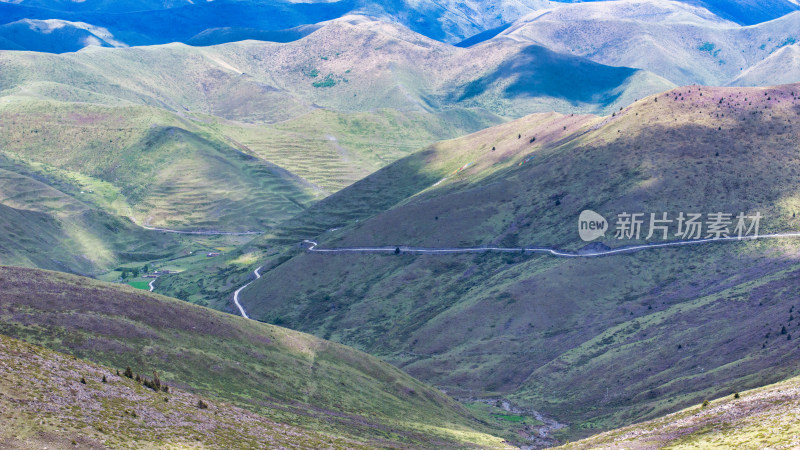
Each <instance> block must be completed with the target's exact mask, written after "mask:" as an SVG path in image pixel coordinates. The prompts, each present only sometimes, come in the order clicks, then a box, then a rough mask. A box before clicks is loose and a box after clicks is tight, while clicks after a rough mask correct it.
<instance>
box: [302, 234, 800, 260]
mask: <svg viewBox="0 0 800 450" xmlns="http://www.w3.org/2000/svg"><path fill="white" fill-rule="evenodd" d="M798 237H800V233H777V234H764V235H760V236H742V237H741V238H740V237H738V236H729V237H720V238H708V239H692V240H686V241H671V242H662V243H653V244H642V245H629V246H624V247H618V248H611V249H608V250H594V249H586V250H582V251H581V250H579V251H577V252H573V251H568V250H560V249H556V248H551V247H535V246H534V247H439V248H436V247H434V248H430V247H409V246H405V245H400V246H387V247H337V248H317V246H318V245H319V243H317V242H315V241H312V240H308V239H306V240H304V241H303V242H304V243H306V244H310V246H309V247H308V251H309V252H314V253H395V252H396V251H397V249H398V248H399V249H400V251H401V252H402V253H417V254H428V255H441V254H452V253H482V252H488V251H492V252H508V253H511V252H526V253H545V254H549V255H552V256H557V257H561V258H591V257H598V256H611V255H617V254H622V253H635V252H639V251H642V250H649V249H654V248H664V247H683V246H687V245H695V244H709V243H713V242H729V241H748V240H749V241H753V240H757V239H780V238H798Z"/></svg>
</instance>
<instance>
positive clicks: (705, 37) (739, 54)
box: [494, 1, 800, 86]
mask: <svg viewBox="0 0 800 450" xmlns="http://www.w3.org/2000/svg"><path fill="white" fill-rule="evenodd" d="M798 29H800V12H797V11H796V12H793V13H791V14H787V15H785V16H782V17H780V18H778V19H775V20H772V21H769V22H764V23H760V24H758V25H753V26H740V25H738V24H735V23H732V22H728V21H725V20H722V19H720V18H719V17H717V16H715V15H713V14H710V13H709V12H708V11H706V10H703V9H699V8H692V7H689V6H687V5H685V4H683V3H680V2H674V1H669V2H649V1H614V2H593V3H580V4H571V5H565V6H562V7H559V8H555V9H552V10H546V11H539V12H535V13H532V14H530V15H528V16H526V17H524V18H522V19H520V20H519V21H517V22H515V23H514V24H513V26H511V27H510V28H508V29H507V30H505V31H503V32H502V33H500V34H499V35H498V36H497V37H495V38H494V39H513V40H515V41H522V42H532V43H536V44H538V45H543V46H545V47H548V48H550V49H551V50H554V51H556V52H560V53H568V54H572V55H576V56H583V57H586V58H589V59H591V60H592V61H595V62H598V63H601V64H606V65H613V66H625V67H635V68H639V69H644V70H647V71H649V72H652V73H654V74H657V75H659V76H662V77H664V78H666V79H668V80H670V81H671V82H673V83H675V84H678V85H689V84H704V85H717V86H719V85H727V84H730V83H731V82H733V80H734V79H735V78H736V77H738V76H740V75H741V74H742V73H743V72H744V71H746V70H747V69H748V68H750V67H752V66H755V65H757V64H759V63H761V62H762V61H764V60H765V59H767V58H769V57H770V55H772V54H773V53H774V52H776V51H778V50H779V49H780V48H782V47H784V46H787V45H791V44H794V43H795V42H797V40H798V39H800V35H799V34H798V32H797V30H798ZM764 81H766V83H765V84H767V85H771V84H780V83H781V81H782V80H781V79H780V78H779V77H778V75H774V76H773V77H772V79H766V80H764ZM791 81H792V82H796V81H797V79H793V80H791Z"/></svg>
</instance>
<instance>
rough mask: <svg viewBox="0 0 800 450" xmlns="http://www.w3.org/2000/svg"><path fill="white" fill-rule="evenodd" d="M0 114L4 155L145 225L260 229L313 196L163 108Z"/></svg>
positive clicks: (18, 107)
mask: <svg viewBox="0 0 800 450" xmlns="http://www.w3.org/2000/svg"><path fill="white" fill-rule="evenodd" d="M0 116H2V117H3V123H2V130H3V133H2V136H0V146H2V149H3V152H4V154H6V155H8V156H9V157H11V158H13V159H19V160H21V161H23V162H26V163H28V164H31V165H34V166H37V167H40V168H42V170H45V171H49V172H52V173H53V174H54V176H62V177H66V178H68V179H71V182H72V184H73V186H74V187H75V188H76V190H79V191H82V195H83V198H85V199H87V200H90V201H94V202H95V203H96V204H97V206H98V207H101V208H104V209H105V210H106V211H107V212H109V213H112V214H115V215H118V216H131V217H134V218H135V219H136V220H137V222H139V223H140V224H148V225H153V226H167V227H173V228H191V229H200V230H219V229H222V230H225V231H250V230H262V229H264V228H266V227H267V226H269V225H271V224H274V223H277V222H279V221H280V220H282V219H285V218H287V217H290V216H291V215H293V214H296V213H297V212H299V211H301V210H302V209H303V207H304V206H305V205H306V204H307V203H309V202H310V201H312V200H313V199H314V198H315V196H316V195H315V192H314V188H313V186H311V185H310V184H309V183H307V182H305V181H304V180H302V179H300V178H298V177H296V176H294V175H292V174H291V173H289V172H288V171H286V170H284V169H281V168H280V167H277V166H276V165H274V164H270V163H269V162H266V161H264V160H262V159H259V158H257V157H256V156H255V155H252V154H248V153H246V152H245V151H243V150H242V149H239V148H236V147H235V146H234V145H232V144H231V143H229V142H226V141H224V140H223V138H220V137H219V136H218V135H215V134H214V133H212V132H210V131H208V130H206V129H203V128H202V127H201V126H198V125H196V124H195V123H192V122H191V121H189V120H185V119H182V118H180V117H178V116H175V115H172V114H169V113H167V112H165V111H163V110H159V109H155V108H148V107H137V106H125V107H122V106H118V107H105V106H99V105H86V104H82V105H75V104H70V103H63V102H43V101H28V100H25V99H24V98H19V97H15V98H12V99H11V100H10V101H7V102H4V103H2V104H0ZM200 125H202V124H200ZM28 203H30V204H32V205H33V206H32V207H36V206H37V203H38V202H37V199H36V198H33V197H31V198H29V199H28Z"/></svg>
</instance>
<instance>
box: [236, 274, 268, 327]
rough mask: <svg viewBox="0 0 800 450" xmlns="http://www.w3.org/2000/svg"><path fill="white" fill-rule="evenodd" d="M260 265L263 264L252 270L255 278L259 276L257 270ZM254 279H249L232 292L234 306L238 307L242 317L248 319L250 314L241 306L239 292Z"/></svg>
mask: <svg viewBox="0 0 800 450" xmlns="http://www.w3.org/2000/svg"><path fill="white" fill-rule="evenodd" d="M262 267H264V266H260V267H259V268H258V269H256V270H254V271H253V273H254V274H255V275H256V280H257V279H259V278H261V274H259V273H258V271H259V270H261V268H262ZM256 280H250V281H249V282H248V283H247V284H245V285H244V286H242V287H240V288H239V289H237V290H236V292H234V293H233V303H235V304H236V307H237V308H239V312H240V313H241V314H242V317H244V318H245V319H249V318H250V316H248V315H247V312H245V310H244V306H242V304H241V303H239V293H240V292H242V290H243V289H244V288H246V287H247V286H250V284H251V283H252V282H253V281H256Z"/></svg>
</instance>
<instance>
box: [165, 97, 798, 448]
mask: <svg viewBox="0 0 800 450" xmlns="http://www.w3.org/2000/svg"><path fill="white" fill-rule="evenodd" d="M798 93H800V86H798V85H787V86H782V87H777V88H708V87H698V86H690V87H685V88H680V89H677V90H673V91H669V92H666V93H663V94H659V95H658V96H650V97H647V98H645V99H642V100H640V101H638V102H636V103H634V104H633V105H632V106H630V107H628V108H624V109H623V110H621V111H617V112H616V113H615V114H613V115H612V116H606V117H596V116H578V115H575V116H571V115H559V114H544V115H533V116H529V117H526V118H523V119H520V120H518V121H514V122H509V123H506V124H503V125H500V126H498V127H494V128H490V129H487V130H484V131H481V132H478V133H475V134H473V135H470V136H467V137H464V138H460V139H456V140H451V141H447V142H443V143H440V144H437V145H435V146H432V147H430V148H428V149H426V150H423V151H421V152H419V153H416V154H414V155H412V156H409V157H407V158H405V159H402V160H400V161H398V162H397V163H394V164H392V165H390V166H388V167H387V168H385V169H383V170H381V171H378V172H376V173H375V174H373V175H371V176H370V177H367V178H366V179H364V180H362V181H360V182H358V183H356V184H354V185H353V186H351V187H349V188H346V189H344V190H342V191H341V192H339V193H337V194H336V195H334V196H331V197H329V198H327V199H325V200H323V201H321V202H319V203H317V204H316V205H315V206H314V207H312V208H310V209H309V210H307V211H306V212H304V213H302V214H301V215H300V216H298V217H297V218H295V219H293V220H292V221H290V222H289V223H288V224H289V225H291V228H288V229H287V231H286V234H284V235H283V237H282V239H283V241H270V239H271V237H270V236H265V237H263V238H260V239H259V240H257V241H256V242H253V243H251V244H250V245H248V246H247V247H246V248H245V249H244V250H243V251H245V250H247V251H250V252H255V254H256V255H258V254H259V253H258V252H262V253H261V254H263V255H265V256H263V257H262V259H261V261H259V262H257V263H253V266H255V265H260V264H264V268H263V269H262V276H261V278H260V279H259V280H257V281H256V282H254V283H253V284H252V285H251V286H250V287H249V288H248V289H246V290H245V291H243V292H242V294H241V297H242V298H241V300H242V303H243V305H244V307H245V308H246V309H247V311H248V314H250V316H252V317H254V318H258V319H260V320H265V321H267V322H271V323H279V324H281V325H283V326H288V327H290V328H293V329H299V330H303V331H306V332H311V333H313V334H315V335H318V336H321V337H325V338H327V339H332V340H335V341H337V342H342V343H346V344H348V345H352V346H354V347H356V348H359V349H361V350H364V351H367V352H369V353H372V354H375V355H380V356H381V357H382V358H384V359H386V360H388V361H391V362H392V363H394V364H396V365H398V366H399V367H402V368H403V369H404V370H407V371H408V372H409V373H411V374H412V375H414V376H416V377H419V378H420V379H423V380H425V381H427V382H430V383H432V384H434V385H436V386H439V387H440V388H442V389H444V390H446V391H447V392H449V393H451V394H453V395H455V396H457V397H461V398H474V397H480V398H484V399H497V398H498V397H499V398H502V399H505V400H507V401H509V402H511V403H512V404H515V405H516V406H517V407H518V408H520V409H522V410H530V409H534V410H536V411H538V412H539V413H543V414H545V415H550V416H552V417H554V418H555V419H556V420H558V421H559V422H565V423H568V424H569V427H568V428H567V429H566V430H565V431H563V432H562V437H567V438H574V437H579V436H582V435H586V434H589V433H592V432H596V431H597V430H603V429H610V428H614V427H617V426H620V425H623V424H629V423H633V422H636V421H641V420H644V419H648V418H652V417H656V416H658V415H661V414H664V413H667V412H671V411H675V410H677V409H680V408H683V407H686V406H687V405H690V404H696V403H697V402H698V401H699V400H702V398H704V397H714V396H717V395H721V393H727V392H730V391H731V390H744V389H746V388H752V387H757V386H760V385H763V384H766V383H770V382H776V381H780V380H782V379H785V378H788V377H789V376H793V375H796V374H797V372H796V361H797V357H796V355H795V354H796V352H795V351H794V350H793V349H794V347H793V344H792V341H791V337H792V336H793V335H794V334H796V333H795V329H794V328H795V327H796V326H797V322H796V320H794V317H793V310H794V308H795V307H796V306H797V305H795V303H796V302H794V300H793V297H791V296H782V295H780V294H779V292H783V291H785V290H786V291H787V292H788V291H791V290H792V289H795V288H796V287H795V286H794V285H795V282H794V280H795V279H796V277H795V276H794V274H795V272H796V270H798V269H799V268H800V267H798V266H797V264H796V261H795V259H794V258H793V256H792V255H794V252H796V250H797V245H796V243H794V241H792V240H774V241H754V242H739V243H726V244H706V245H697V246H686V247H680V248H674V249H651V250H648V251H642V252H640V253H634V254H631V255H628V256H613V257H603V258H585V259H583V258H578V259H572V258H555V257H552V256H546V255H532V254H522V253H516V254H513V253H512V254H498V253H491V252H489V253H483V254H453V255H415V254H404V253H403V252H402V251H401V252H400V254H399V255H395V254H384V255H381V254H360V253H357V252H356V253H342V254H338V253H333V254H330V253H316V252H311V253H309V252H304V251H302V249H298V246H297V243H299V242H300V241H301V240H302V239H313V240H315V241H318V242H319V244H320V248H337V247H345V248H346V247H362V246H391V247H394V246H405V245H410V246H419V247H428V248H439V247H445V248H447V247H469V246H481V245H493V246H504V247H518V246H521V245H540V246H549V247H554V248H561V249H565V250H571V251H577V250H579V249H580V248H582V246H583V245H584V244H583V243H581V241H580V240H579V239H578V238H577V235H576V221H577V218H578V215H579V213H580V212H581V211H582V210H584V209H591V210H593V211H597V212H599V213H600V214H601V215H603V216H604V217H614V216H615V215H616V214H619V213H621V212H626V211H627V212H631V211H635V212H639V211H641V212H642V213H649V212H660V211H664V212H668V213H669V214H670V216H671V217H676V216H677V214H678V212H680V211H701V212H704V211H711V212H717V211H723V212H728V211H730V213H731V214H734V215H735V214H738V213H739V212H746V213H748V214H753V213H754V212H756V211H758V212H760V213H761V214H762V215H763V217H764V220H763V221H762V223H761V233H762V234H766V233H771V232H775V233H777V232H784V231H791V230H793V229H795V228H796V226H797V222H796V220H797V219H795V218H794V215H795V214H794V212H795V211H794V210H795V202H794V200H793V198H794V197H793V196H794V191H795V190H796V189H797V184H798V179H797V177H796V173H795V172H796V169H797V168H796V167H795V165H794V163H793V161H794V157H793V155H794V152H795V151H796V145H795V144H796V140H797V137H798V133H800V130H798V128H797V115H798V113H799V112H800V110H798V108H800V106H798V105H800V99H799V98H798ZM533 138H536V139H535V140H534V139H533ZM459 168H462V170H459ZM400 174H402V176H401V175H400ZM397 180H403V181H402V183H398V181H397ZM565 180H568V181H569V182H568V183H565V182H564V181H565ZM756 180H758V182H757V183H756ZM385 186H391V188H390V189H388V190H386V191H385V192H384V191H382V187H385ZM378 192H381V195H378V194H377V193H378ZM348 205H358V206H359V208H351V207H349V206H348ZM348 213H349V216H348ZM331 229H333V230H331ZM314 230H316V231H314ZM325 230H330V231H325ZM303 232H306V233H308V234H306V235H305V236H302V233H303ZM673 232H674V230H673ZM312 233H313V234H312ZM276 236H278V235H276ZM278 237H280V236H278ZM292 239H295V240H294V243H295V244H294V246H293V249H287V250H286V251H284V252H280V251H276V245H278V242H291V241H292ZM623 242H624V241H623ZM605 243H606V245H609V246H612V247H613V246H618V245H622V243H620V242H618V241H616V240H615V239H614V238H613V235H612V237H608V236H607V237H606V239H605ZM284 245H285V244H284ZM216 264H217V266H216V267H220V265H221V264H222V263H221V262H217V263H216ZM193 276H194V277H206V279H207V276H213V275H212V274H210V273H208V274H205V275H204V274H202V273H195V274H194V275H189V276H187V277H183V279H184V280H185V282H183V283H181V282H178V281H174V282H173V283H175V285H176V286H178V285H184V286H186V285H190V284H191V280H192V277H193ZM180 278H182V277H180V276H179V277H177V279H180ZM489 355H490V356H489Z"/></svg>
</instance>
